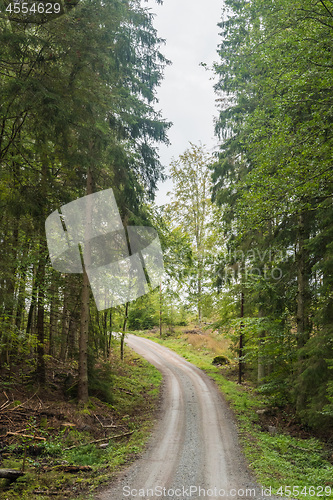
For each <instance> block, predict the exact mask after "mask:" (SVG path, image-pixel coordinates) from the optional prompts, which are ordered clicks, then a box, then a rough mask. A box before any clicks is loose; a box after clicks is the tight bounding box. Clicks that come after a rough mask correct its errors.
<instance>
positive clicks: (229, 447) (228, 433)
mask: <svg viewBox="0 0 333 500" xmlns="http://www.w3.org/2000/svg"><path fill="white" fill-rule="evenodd" d="M127 344H128V345H129V346H130V347H131V348H132V349H134V351H136V352H137V353H138V354H140V355H141V356H143V357H144V358H145V359H147V360H148V361H149V362H150V363H152V364H153V365H154V366H156V368H158V370H160V371H161V372H162V375H163V389H162V407H161V410H160V418H159V419H158V422H157V424H156V426H155V428H154V431H153V434H152V437H151V439H150V441H149V443H148V447H147V450H146V452H145V453H144V454H143V456H142V457H141V458H139V459H138V460H137V461H135V463H134V464H133V465H132V466H131V467H130V468H129V469H127V470H126V471H125V473H124V474H122V475H121V477H120V478H119V479H118V480H117V481H116V482H115V483H113V484H112V485H111V486H110V488H109V489H108V490H106V491H104V492H103V493H100V494H99V495H98V496H97V497H96V500H125V499H128V500H135V499H142V498H145V499H150V500H153V499H155V498H156V499H158V498H161V499H162V500H185V499H188V498H190V499H192V500H197V499H202V498H209V499H211V500H221V499H222V498H229V499H237V500H238V499H249V498H252V499H254V498H255V499H263V498H270V499H272V497H271V496H270V495H269V492H266V495H265V492H264V493H263V492H262V488H261V486H259V485H257V484H256V483H255V482H254V480H253V478H252V477H251V475H250V474H249V472H248V470H247V468H246V464H245V460H244V457H243V455H242V452H241V450H240V447H239V444H238V438H237V430H236V427H235V424H234V422H233V416H232V414H231V412H230V410H229V409H228V406H227V404H226V403H225V401H224V399H223V397H222V395H221V394H220V392H219V391H218V389H217V387H216V385H215V383H214V382H213V381H212V380H211V379H210V378H209V377H208V376H207V375H206V374H205V373H204V372H202V371H201V370H199V369H198V368H196V367H195V366H193V365H192V364H191V363H189V362H187V361H185V360H184V359H183V358H181V357H180V356H178V355H177V354H175V353H174V352H172V351H171V350H169V349H167V348H166V347H163V346H160V345H158V344H156V343H154V342H152V341H150V340H147V339H144V338H140V337H136V336H134V335H129V336H128V339H127Z"/></svg>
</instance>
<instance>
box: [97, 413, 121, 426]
mask: <svg viewBox="0 0 333 500" xmlns="http://www.w3.org/2000/svg"><path fill="white" fill-rule="evenodd" d="M94 417H95V418H96V419H97V420H98V421H99V423H100V424H101V426H102V427H103V429H111V428H112V427H118V425H114V424H110V425H104V424H103V423H102V422H101V421H100V419H99V418H98V416H97V415H95V413H94Z"/></svg>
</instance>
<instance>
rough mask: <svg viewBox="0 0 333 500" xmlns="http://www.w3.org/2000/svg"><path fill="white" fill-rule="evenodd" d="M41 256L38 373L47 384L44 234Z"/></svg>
mask: <svg viewBox="0 0 333 500" xmlns="http://www.w3.org/2000/svg"><path fill="white" fill-rule="evenodd" d="M40 246H41V251H40V256H39V264H38V269H37V276H36V281H37V283H38V299H37V341H38V343H37V367H36V374H37V376H38V378H39V381H40V383H41V384H45V377H46V368H45V357H44V355H45V346H44V343H45V328H44V301H45V252H46V248H45V239H44V235H43V236H41V239H40Z"/></svg>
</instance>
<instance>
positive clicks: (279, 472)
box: [135, 327, 333, 499]
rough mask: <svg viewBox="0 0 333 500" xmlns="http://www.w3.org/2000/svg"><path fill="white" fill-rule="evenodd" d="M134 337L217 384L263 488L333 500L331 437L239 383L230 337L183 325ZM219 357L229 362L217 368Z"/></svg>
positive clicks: (249, 384) (251, 386)
mask: <svg viewBox="0 0 333 500" xmlns="http://www.w3.org/2000/svg"><path fill="white" fill-rule="evenodd" d="M187 332H188V333H187ZM135 333H137V334H139V335H143V336H145V337H146V338H149V339H151V340H154V341H155V342H158V343H160V344H162V345H164V346H166V347H169V348H170V349H172V350H173V351H175V352H177V353H178V354H180V355H181V356H183V357H184V358H185V359H187V360H188V361H190V362H191V363H193V364H194V365H196V366H197V367H198V368H201V369H202V370H204V371H205V372H206V373H207V374H208V375H209V376H210V377H211V378H212V379H214V380H215V382H216V383H217V385H218V387H219V388H220V390H221V392H222V393H223V395H224V396H225V398H226V400H227V401H228V403H229V404H230V407H231V409H232V410H233V412H234V415H235V417H236V421H237V426H238V430H239V439H240V443H241V445H242V448H243V450H244V453H245V456H246V458H247V461H248V464H249V467H250V469H251V470H252V471H253V472H254V474H255V476H256V477H257V480H258V482H259V483H260V484H261V485H263V486H264V487H265V488H270V487H271V488H272V490H271V491H272V494H275V495H281V497H284V498H285V497H287V498H288V497H289V498H299V499H310V498H313V497H321V498H325V499H329V498H330V499H332V498H333V441H332V436H331V435H328V434H326V435H325V433H322V434H320V433H319V434H317V435H315V434H314V433H313V432H311V429H309V428H308V427H307V426H304V425H302V424H301V422H300V420H299V419H297V417H296V416H295V413H294V411H293V410H292V408H288V407H287V406H283V405H280V406H278V405H276V404H274V402H272V400H271V399H270V398H268V397H267V396H265V395H263V394H262V393H261V392H260V390H258V388H256V387H255V386H254V384H253V383H251V382H250V381H248V382H246V383H244V384H242V385H239V384H238V383H237V378H238V362H237V359H236V358H235V354H234V353H233V352H232V350H230V341H229V340H228V339H227V338H225V337H223V335H218V334H217V333H211V332H210V333H207V332H204V331H201V332H200V330H199V329H195V328H192V327H178V328H176V331H175V332H174V334H173V335H165V334H164V335H163V337H162V338H161V337H160V336H159V335H157V334H156V332H155V333H154V332H135ZM216 356H223V357H225V358H226V359H228V360H229V361H230V362H229V363H227V364H223V365H219V366H216V365H214V364H213V360H214V358H215V357H216ZM293 487H294V489H293ZM289 491H290V493H289V494H288V492H289Z"/></svg>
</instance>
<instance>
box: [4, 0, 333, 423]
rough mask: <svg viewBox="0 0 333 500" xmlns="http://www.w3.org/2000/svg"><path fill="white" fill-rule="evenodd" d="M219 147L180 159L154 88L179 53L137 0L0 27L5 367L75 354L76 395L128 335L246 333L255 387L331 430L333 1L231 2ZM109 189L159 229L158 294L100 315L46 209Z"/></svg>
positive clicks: (42, 378)
mask: <svg viewBox="0 0 333 500" xmlns="http://www.w3.org/2000/svg"><path fill="white" fill-rule="evenodd" d="M216 22H217V23H219V27H220V37H221V38H220V40H221V42H220V46H219V47H218V52H217V56H216V57H217V61H216V63H215V65H214V68H213V70H214V73H215V75H216V76H217V77H218V82H217V84H216V85H215V91H216V100H217V119H216V134H217V136H218V137H219V143H220V148H219V151H217V152H216V154H215V155H209V154H208V153H207V152H206V150H205V147H204V146H196V145H194V144H190V145H189V147H188V149H187V150H186V151H184V153H183V154H182V155H180V157H179V158H178V159H175V160H174V161H173V162H172V164H171V165H170V175H171V176H172V178H173V181H174V189H173V192H172V194H171V195H172V196H171V201H170V202H169V203H168V204H167V205H165V207H164V208H162V209H158V208H157V207H155V206H154V204H153V199H154V192H155V191H156V186H157V182H158V181H159V180H162V179H163V178H164V174H163V168H162V166H161V164H160V161H159V158H158V153H157V146H158V143H163V142H164V143H167V142H168V140H167V129H168V128H169V126H170V124H169V123H168V122H167V121H166V120H165V119H164V118H163V117H162V116H161V114H160V113H159V111H158V103H157V102H156V89H157V87H158V86H159V85H160V82H161V79H162V77H163V69H164V68H165V66H166V65H167V64H168V63H169V61H167V60H166V59H165V58H164V57H163V55H162V52H163V47H162V48H161V46H162V44H163V41H162V40H160V38H159V36H158V33H156V31H155V29H154V27H153V18H152V15H151V14H150V13H149V12H148V11H147V10H146V9H145V8H144V4H143V5H141V4H140V2H139V1H137V0H132V1H129V2H127V1H122V0H108V1H107V2H106V3H103V4H101V3H100V2H98V1H97V0H89V1H88V0H82V1H81V2H80V4H79V5H78V6H77V7H76V8H75V9H73V10H71V11H70V12H69V13H67V14H66V15H64V16H61V17H58V18H57V19H54V20H52V21H51V22H47V23H43V22H41V23H39V24H33V25H32V24H29V23H22V22H15V21H12V20H10V19H8V18H5V17H2V18H0V52H1V57H0V89H1V90H0V92H1V101H0V102H1V104H0V105H1V108H0V121H1V134H0V155H1V157H0V168H1V177H0V206H1V212H0V218H1V229H0V231H1V234H0V290H1V295H0V321H1V327H0V362H1V366H0V375H1V379H2V381H3V382H5V381H8V380H12V379H13V378H17V376H18V375H19V377H20V380H22V383H23V382H24V380H25V379H26V378H27V377H31V376H32V375H33V376H35V377H36V380H38V382H39V383H40V384H44V383H47V375H48V364H49V363H50V360H62V361H64V360H76V361H78V396H79V399H80V400H81V401H86V400H87V399H88V396H89V370H92V367H93V364H94V360H96V359H97V358H98V357H103V356H104V357H107V356H108V353H109V351H110V349H111V348H112V332H113V331H121V332H124V331H126V330H129V329H146V328H152V327H154V326H160V328H161V331H163V328H164V330H165V328H166V327H167V328H168V330H169V331H172V327H173V326H175V325H177V324H178V325H180V324H186V323H187V322H188V321H193V320H195V321H197V322H198V323H199V324H200V325H201V326H202V327H204V326H205V324H207V323H209V324H210V325H213V327H214V328H215V329H217V330H218V331H219V332H220V333H221V335H228V336H229V337H230V342H231V347H232V349H233V353H234V357H235V359H236V360H237V362H238V363H239V382H243V381H244V380H251V381H252V383H254V384H255V385H256V386H258V388H260V390H261V391H262V392H264V393H265V394H267V396H268V397H269V398H270V401H271V403H272V405H276V406H286V405H288V406H291V407H292V408H293V409H294V411H295V412H296V413H297V415H298V417H299V418H300V419H301V420H302V422H303V423H304V424H306V425H308V426H309V427H312V428H318V427H321V428H326V429H330V428H332V425H333V290H332V284H333V283H332V281H333V204H332V202H333V199H332V184H333V168H332V146H333V143H332V130H333V129H332V122H333V100H332V99H333V98H332V91H333V84H332V82H333V62H332V51H333V46H332V35H333V3H332V2H331V1H330V0H324V1H321V0H318V1H315V2H313V1H310V0H299V1H295V2H290V1H288V0H277V1H274V2H273V1H271V0H251V1H239V0H226V1H225V7H224V10H223V17H222V20H219V19H217V20H216ZM110 187H112V189H113V190H114V194H115V197H116V200H117V204H118V207H119V210H120V213H121V217H122V221H123V223H124V225H125V226H126V225H130V224H139V225H148V226H149V225H150V226H153V227H154V228H155V229H157V230H158V232H159V235H160V240H161V243H162V247H163V251H164V265H165V277H164V280H163V282H162V284H161V287H160V288H159V289H157V290H155V291H152V292H151V293H150V294H149V295H147V296H144V297H142V298H140V299H138V300H137V301H135V302H133V303H130V304H125V305H123V306H118V307H115V308H111V309H109V310H107V311H102V312H100V313H98V311H97V309H96V307H95V304H94V301H93V298H92V296H91V294H89V285H88V282H87V279H86V276H85V275H83V276H82V275H73V274H67V275H66V274H61V273H58V272H57V271H55V270H53V269H52V266H51V263H50V260H49V257H48V250H47V244H46V237H45V220H46V218H47V216H48V215H49V214H50V213H51V212H53V211H54V210H56V209H58V208H59V207H61V206H62V205H64V204H66V203H68V202H70V201H72V200H74V199H76V198H79V197H81V196H84V195H86V194H90V193H93V192H97V191H100V190H102V189H107V188H110Z"/></svg>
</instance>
